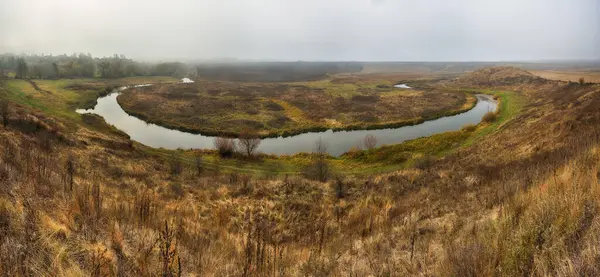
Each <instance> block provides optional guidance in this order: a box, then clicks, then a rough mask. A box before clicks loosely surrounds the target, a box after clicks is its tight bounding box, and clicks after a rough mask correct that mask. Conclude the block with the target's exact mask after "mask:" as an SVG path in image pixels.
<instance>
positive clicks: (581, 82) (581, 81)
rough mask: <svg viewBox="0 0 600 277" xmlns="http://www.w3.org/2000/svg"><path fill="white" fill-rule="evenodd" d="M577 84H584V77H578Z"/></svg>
mask: <svg viewBox="0 0 600 277" xmlns="http://www.w3.org/2000/svg"><path fill="white" fill-rule="evenodd" d="M579 84H580V85H584V84H585V79H584V78H583V77H581V78H579Z"/></svg>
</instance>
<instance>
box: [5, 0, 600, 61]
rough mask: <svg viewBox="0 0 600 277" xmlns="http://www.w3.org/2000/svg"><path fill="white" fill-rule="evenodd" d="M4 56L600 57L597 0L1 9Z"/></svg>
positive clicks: (10, 4)
mask: <svg viewBox="0 0 600 277" xmlns="http://www.w3.org/2000/svg"><path fill="white" fill-rule="evenodd" d="M0 36H1V38H0V53H1V52H14V53H38V54H41V53H45V54H48V53H52V54H63V53H73V52H86V53H87V52H89V53H92V54H93V55H96V56H104V55H112V54H115V53H118V54H124V55H126V56H128V57H132V58H134V59H141V60H174V59H178V60H214V59H219V60H223V59H239V60H283V61H295V60H305V61H317V60H318V61H338V60H345V61H481V60H487V61H490V60H493V61H502V60H504V61H506V60H540V59H546V60H548V59H551V60H556V59H598V58H600V4H599V2H598V1H596V0H575V1H567V0H549V1H548V0H527V1H522V0H508V1H497V0H494V1H480V0H458V1H445V0H425V1H415V0H402V1H391V0H330V1H322V0H305V1H280V0H256V1H234V0H222V1H208V0H201V1H192V0H174V1H169V2H164V1H153V0H146V1H142V0H132V1H116V0H108V1H106V0H90V1H68V0H57V1H46V0H21V1H8V0H1V1H0Z"/></svg>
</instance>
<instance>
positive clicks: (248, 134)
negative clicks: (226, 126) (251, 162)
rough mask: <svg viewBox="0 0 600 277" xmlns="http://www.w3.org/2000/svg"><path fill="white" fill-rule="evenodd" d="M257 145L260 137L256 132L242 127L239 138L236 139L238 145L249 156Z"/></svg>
mask: <svg viewBox="0 0 600 277" xmlns="http://www.w3.org/2000/svg"><path fill="white" fill-rule="evenodd" d="M259 145H260V137H259V136H258V134H257V133H256V132H254V131H252V130H249V129H244V130H243V131H242V132H241V133H240V138H239V139H238V146H239V147H240V150H241V151H243V152H244V154H245V155H246V156H247V157H251V156H252V155H253V154H254V152H255V151H256V149H257V148H258V146H259Z"/></svg>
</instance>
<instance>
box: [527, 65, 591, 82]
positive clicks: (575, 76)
mask: <svg viewBox="0 0 600 277" xmlns="http://www.w3.org/2000/svg"><path fill="white" fill-rule="evenodd" d="M530 72H531V73H533V74H535V75H537V76H540V77H542V78H546V79H550V80H558V81H571V82H578V81H579V78H582V77H583V78H584V79H585V81H586V82H591V83H600V68H599V69H595V70H589V71H574V70H573V71H556V70H530Z"/></svg>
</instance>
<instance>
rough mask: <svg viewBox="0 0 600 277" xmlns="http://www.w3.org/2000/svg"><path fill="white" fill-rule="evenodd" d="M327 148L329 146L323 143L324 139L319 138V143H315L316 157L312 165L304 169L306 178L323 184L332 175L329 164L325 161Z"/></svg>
mask: <svg viewBox="0 0 600 277" xmlns="http://www.w3.org/2000/svg"><path fill="white" fill-rule="evenodd" d="M327 148H328V145H327V143H326V142H325V141H323V139H322V138H319V139H317V141H315V150H314V153H315V154H316V157H315V159H314V161H313V162H312V163H311V164H310V165H308V166H307V167H306V168H304V172H303V173H304V176H305V177H306V178H309V179H313V180H318V181H321V182H325V181H327V179H328V178H329V176H330V175H331V171H330V168H329V164H328V163H327V161H326V159H325V157H326V156H327Z"/></svg>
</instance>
